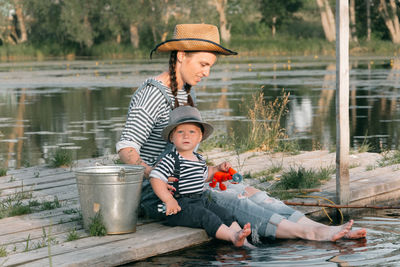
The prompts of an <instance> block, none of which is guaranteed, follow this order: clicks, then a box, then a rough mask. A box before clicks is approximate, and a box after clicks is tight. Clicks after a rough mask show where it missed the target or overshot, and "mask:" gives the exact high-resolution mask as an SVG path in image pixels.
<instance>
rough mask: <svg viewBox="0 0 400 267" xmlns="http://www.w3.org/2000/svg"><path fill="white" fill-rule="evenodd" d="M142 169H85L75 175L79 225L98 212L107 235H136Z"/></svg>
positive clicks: (130, 167) (90, 219) (133, 167)
mask: <svg viewBox="0 0 400 267" xmlns="http://www.w3.org/2000/svg"><path fill="white" fill-rule="evenodd" d="M143 173H144V167H143V166H136V165H110V166H96V167H85V168H80V169H77V170H76V171H75V177H76V183H77V185H78V192H79V200H80V204H81V210H82V217H83V225H84V228H85V229H86V230H89V225H90V223H91V221H92V218H94V216H95V215H96V213H98V212H100V214H101V216H102V219H103V224H104V226H105V227H106V229H107V234H124V233H132V232H135V231H136V223H137V217H138V211H139V202H140V194H141V190H142V181H143Z"/></svg>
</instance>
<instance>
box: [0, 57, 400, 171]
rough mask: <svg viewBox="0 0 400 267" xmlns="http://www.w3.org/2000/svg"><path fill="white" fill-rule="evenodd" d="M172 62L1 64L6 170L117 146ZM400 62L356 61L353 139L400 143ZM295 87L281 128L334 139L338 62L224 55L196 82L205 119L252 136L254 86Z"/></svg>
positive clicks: (277, 90) (303, 140) (0, 130)
mask: <svg viewBox="0 0 400 267" xmlns="http://www.w3.org/2000/svg"><path fill="white" fill-rule="evenodd" d="M166 64H167V62H166V60H164V59H160V60H158V61H157V60H154V61H70V62H69V61H52V62H25V63H2V64H0V80H1V81H2V82H1V83H0V167H9V168H19V167H22V166H29V165H35V164H38V163H43V162H45V161H46V160H48V158H49V157H51V154H52V153H53V152H54V151H55V149H56V148H60V147H61V148H63V149H69V150H71V151H73V152H74V157H75V158H77V159H78V158H79V159H80V158H88V157H92V156H98V155H104V154H110V153H115V150H114V144H115V142H116V141H117V140H118V139H119V135H120V132H121V129H122V127H123V125H124V121H125V118H126V112H127V107H128V103H129V99H130V97H131V95H132V92H133V91H134V90H135V89H136V88H137V86H139V85H140V83H141V82H143V80H144V79H145V78H147V77H149V76H153V75H156V74H158V73H159V72H160V71H162V70H163V69H164V67H165V66H166ZM399 79H400V59H398V58H373V59H371V58H365V59H355V60H352V61H351V72H350V130H351V133H350V136H351V140H350V142H351V146H352V147H355V148H357V147H359V146H360V145H361V144H362V143H364V142H366V141H367V142H369V143H370V144H371V145H372V147H373V149H374V150H375V151H380V150H382V149H387V148H397V147H398V146H399V137H398V136H399V129H398V121H400V118H399V111H398V109H397V107H398V105H399V103H398V99H399V96H400V94H399V91H398V88H399V86H400V83H399ZM282 89H284V90H285V91H286V92H290V104H289V113H288V115H287V117H286V118H285V120H283V121H282V126H283V127H285V128H286V129H287V130H288V134H289V137H290V138H292V139H299V140H300V145H301V146H302V148H303V149H312V148H330V147H332V146H334V144H335V141H336V140H335V135H336V131H335V129H336V119H335V63H334V61H333V60H332V59H322V60H321V59H315V58H305V57H302V58H290V59H287V58H286V59H285V58H276V59H274V58H241V59H239V58H232V59H221V60H220V62H219V63H218V64H217V65H216V66H215V67H213V72H212V73H211V75H210V77H209V78H208V79H206V80H204V81H203V82H202V83H201V84H200V85H199V86H197V88H196V91H197V100H198V105H199V109H200V110H201V112H202V113H203V115H204V118H205V119H206V120H208V121H210V122H211V123H212V124H213V125H214V126H215V127H216V128H217V132H227V131H231V130H232V131H234V132H235V135H236V136H239V137H240V136H245V135H246V131H245V129H246V128H247V125H248V121H247V119H246V114H247V112H248V108H249V104H250V100H251V96H252V94H253V93H256V92H259V91H262V92H263V93H264V96H265V97H266V99H267V100H273V99H274V98H276V97H281V96H282Z"/></svg>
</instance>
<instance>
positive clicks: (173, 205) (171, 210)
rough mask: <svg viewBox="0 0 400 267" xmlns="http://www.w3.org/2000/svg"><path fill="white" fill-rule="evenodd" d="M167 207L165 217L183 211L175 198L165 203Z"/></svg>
mask: <svg viewBox="0 0 400 267" xmlns="http://www.w3.org/2000/svg"><path fill="white" fill-rule="evenodd" d="M165 206H166V207H165V208H166V211H165V215H167V216H168V215H173V214H177V213H178V212H180V211H181V207H180V206H179V204H178V201H176V199H175V198H173V199H170V200H168V201H167V202H166V203H165Z"/></svg>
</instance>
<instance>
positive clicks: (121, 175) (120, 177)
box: [118, 168, 126, 182]
mask: <svg viewBox="0 0 400 267" xmlns="http://www.w3.org/2000/svg"><path fill="white" fill-rule="evenodd" d="M125 174H126V172H125V169H124V168H121V169H119V172H118V182H125Z"/></svg>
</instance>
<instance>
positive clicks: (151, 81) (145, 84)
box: [132, 78, 173, 110]
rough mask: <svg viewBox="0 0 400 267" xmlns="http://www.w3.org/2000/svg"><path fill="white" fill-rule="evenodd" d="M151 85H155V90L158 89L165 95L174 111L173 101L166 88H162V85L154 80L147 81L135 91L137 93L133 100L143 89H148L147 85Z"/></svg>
mask: <svg viewBox="0 0 400 267" xmlns="http://www.w3.org/2000/svg"><path fill="white" fill-rule="evenodd" d="M149 84H150V85H153V86H154V87H155V88H157V89H158V91H160V92H161V93H162V94H163V96H164V98H165V100H167V102H168V105H169V106H170V107H171V110H172V109H173V104H172V99H171V97H169V95H168V94H167V92H166V91H165V88H164V86H162V85H161V84H160V82H157V81H156V80H154V79H152V78H150V79H147V80H146V81H145V82H144V83H143V84H142V85H141V86H140V87H139V88H138V89H137V90H136V91H135V93H133V95H132V98H133V97H135V95H136V94H137V93H138V92H140V91H141V90H143V88H145V87H146V86H147V85H149Z"/></svg>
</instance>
